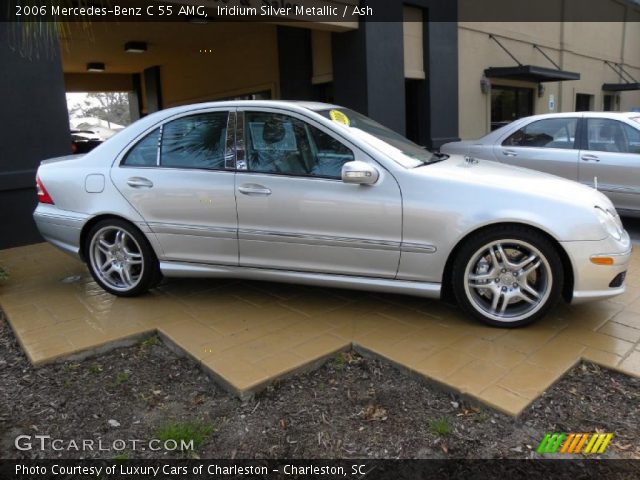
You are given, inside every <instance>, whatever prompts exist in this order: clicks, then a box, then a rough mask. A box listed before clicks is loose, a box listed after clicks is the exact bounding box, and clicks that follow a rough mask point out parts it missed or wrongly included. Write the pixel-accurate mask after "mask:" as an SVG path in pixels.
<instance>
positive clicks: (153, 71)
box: [144, 65, 163, 113]
mask: <svg viewBox="0 0 640 480" xmlns="http://www.w3.org/2000/svg"><path fill="white" fill-rule="evenodd" d="M144 91H145V94H146V100H147V111H146V113H153V112H157V111H159V110H162V108H163V103H162V82H161V80H160V67H159V66H158V65H156V66H153V67H149V68H145V69H144Z"/></svg>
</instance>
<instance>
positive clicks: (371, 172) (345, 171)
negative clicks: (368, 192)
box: [342, 160, 380, 185]
mask: <svg viewBox="0 0 640 480" xmlns="http://www.w3.org/2000/svg"><path fill="white" fill-rule="evenodd" d="M378 178H380V172H378V169H377V168H376V167H374V166H373V165H370V164H368V163H366V162H361V161H359V160H355V161H353V162H347V163H345V164H344V165H343V166H342V181H343V182H344V183H357V184H360V185H373V184H374V183H376V182H377V181H378Z"/></svg>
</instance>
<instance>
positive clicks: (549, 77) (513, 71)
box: [484, 65, 580, 83]
mask: <svg viewBox="0 0 640 480" xmlns="http://www.w3.org/2000/svg"><path fill="white" fill-rule="evenodd" d="M484 74H485V75H486V76H487V77H488V78H508V79H510V80H525V81H527V82H539V83H541V82H563V81H566V80H580V74H579V73H576V72H568V71H566V70H556V69H554V68H546V67H538V66H535V65H519V66H517V67H491V68H487V69H486V70H485V71H484Z"/></svg>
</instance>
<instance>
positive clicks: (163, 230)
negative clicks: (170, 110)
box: [111, 109, 238, 265]
mask: <svg viewBox="0 0 640 480" xmlns="http://www.w3.org/2000/svg"><path fill="white" fill-rule="evenodd" d="M229 119H231V120H233V119H235V112H232V115H231V116H230V115H229V111H227V110H220V109H212V110H209V111H206V112H199V113H194V114H188V115H183V116H181V117H179V118H174V119H172V120H170V121H168V122H166V123H164V124H163V125H162V126H161V127H158V128H156V129H154V130H152V131H151V132H149V133H147V134H146V135H144V137H143V138H141V139H140V140H139V141H138V142H137V143H136V144H134V145H133V147H131V148H130V149H129V150H128V151H127V152H126V153H125V154H124V155H123V156H122V158H121V159H120V161H119V162H118V163H116V165H114V168H112V171H111V178H112V180H113V182H114V184H115V185H116V187H117V188H118V190H119V191H120V192H121V193H122V195H124V196H125V198H126V199H127V200H128V201H129V203H131V205H133V207H134V208H135V209H136V210H137V211H138V212H139V213H140V215H141V216H142V217H143V218H144V219H145V221H146V222H147V224H148V226H149V228H150V229H151V230H152V231H153V232H154V233H155V234H156V237H157V239H158V241H159V243H160V245H161V247H162V249H163V252H164V259H165V260H175V261H188V262H203V263H217V264H230V265H237V263H238V240H237V228H238V224H237V215H236V201H235V192H234V175H235V173H234V165H233V163H231V164H229V165H227V162H226V161H225V160H226V159H227V158H228V157H229V156H230V157H231V159H233V149H234V136H233V134H234V129H233V124H231V125H228V123H229ZM231 123H233V122H231ZM227 167H229V168H227Z"/></svg>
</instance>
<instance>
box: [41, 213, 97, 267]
mask: <svg viewBox="0 0 640 480" xmlns="http://www.w3.org/2000/svg"><path fill="white" fill-rule="evenodd" d="M33 219H34V220H35V222H36V226H37V227H38V230H39V231H40V234H41V235H42V236H43V237H44V239H45V240H46V241H48V242H49V243H51V244H52V245H54V246H56V247H58V248H59V249H60V250H62V251H63V252H65V253H68V254H70V255H72V256H73V257H75V258H78V259H79V258H80V233H81V232H82V227H83V225H84V224H85V223H86V221H87V220H88V219H89V216H88V215H84V214H82V213H78V212H70V211H67V210H60V209H59V208H57V207H56V206H55V205H47V204H43V203H40V204H38V207H37V208H36V210H35V211H34V212H33Z"/></svg>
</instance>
